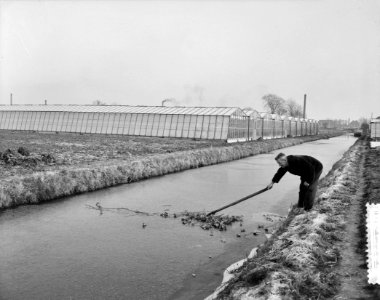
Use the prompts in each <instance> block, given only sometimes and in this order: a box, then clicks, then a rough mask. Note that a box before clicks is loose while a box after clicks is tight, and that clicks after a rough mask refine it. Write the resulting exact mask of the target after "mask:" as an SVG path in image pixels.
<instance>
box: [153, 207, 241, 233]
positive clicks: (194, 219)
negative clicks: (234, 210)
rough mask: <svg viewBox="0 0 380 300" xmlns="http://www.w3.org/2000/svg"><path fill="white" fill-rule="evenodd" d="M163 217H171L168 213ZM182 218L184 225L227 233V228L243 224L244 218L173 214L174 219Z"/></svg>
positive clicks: (190, 213) (197, 213)
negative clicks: (237, 223)
mask: <svg viewBox="0 0 380 300" xmlns="http://www.w3.org/2000/svg"><path fill="white" fill-rule="evenodd" d="M160 216H161V217H163V218H167V217H169V216H170V215H169V214H168V213H167V212H164V213H162V214H160ZM179 216H180V217H181V222H182V224H183V225H192V226H194V225H195V224H198V225H199V226H200V227H201V228H202V229H203V230H210V229H217V230H220V231H226V230H227V226H229V225H232V224H233V223H235V222H242V221H243V217H242V216H229V215H210V216H207V213H206V212H188V211H185V212H183V213H177V214H173V217H174V218H176V217H179Z"/></svg>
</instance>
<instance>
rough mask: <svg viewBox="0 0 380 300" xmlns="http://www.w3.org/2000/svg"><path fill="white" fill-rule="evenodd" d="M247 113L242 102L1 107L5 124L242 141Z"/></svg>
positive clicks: (1, 123)
mask: <svg viewBox="0 0 380 300" xmlns="http://www.w3.org/2000/svg"><path fill="white" fill-rule="evenodd" d="M246 123H247V117H246V115H245V114H244V112H243V111H242V110H241V109H240V108H236V107H163V106H157V107H156V106H112V105H101V106H95V105H12V106H8V105H7V106H0V129H8V130H33V131H53V132H77V133H101V134H123V135H135V136H156V137H179V138H198V139H218V140H228V139H231V140H232V141H234V140H241V139H243V138H244V137H245V136H246V128H245V127H246V126H245V124H246Z"/></svg>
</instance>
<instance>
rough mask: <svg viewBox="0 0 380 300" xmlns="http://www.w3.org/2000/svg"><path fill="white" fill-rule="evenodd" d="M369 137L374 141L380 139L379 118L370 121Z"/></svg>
mask: <svg viewBox="0 0 380 300" xmlns="http://www.w3.org/2000/svg"><path fill="white" fill-rule="evenodd" d="M369 129H370V137H371V139H373V140H375V141H379V140H380V119H373V120H371V122H370V127H369Z"/></svg>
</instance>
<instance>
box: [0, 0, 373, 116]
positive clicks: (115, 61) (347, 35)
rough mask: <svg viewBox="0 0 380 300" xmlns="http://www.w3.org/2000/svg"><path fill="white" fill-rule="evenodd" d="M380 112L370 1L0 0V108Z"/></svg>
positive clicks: (320, 113) (318, 113)
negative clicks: (278, 106)
mask: <svg viewBox="0 0 380 300" xmlns="http://www.w3.org/2000/svg"><path fill="white" fill-rule="evenodd" d="M10 93H13V102H14V103H16V104H42V103H43V102H44V100H45V99H47V101H48V103H49V104H91V103H92V102H93V101H94V100H101V101H103V102H106V103H107V104H125V105H161V101H162V100H163V99H166V98H174V99H176V101H177V104H178V105H186V106H239V107H247V106H250V107H253V108H255V109H257V110H258V111H263V110H264V108H263V104H262V100H261V98H262V96H263V95H265V94H267V93H273V94H277V95H278V96H280V97H282V98H284V99H289V98H292V99H294V100H295V101H297V102H299V103H300V104H302V103H303V95H304V94H305V93H306V94H307V95H308V96H307V97H308V98H307V99H308V104H307V116H308V117H309V118H314V119H324V118H343V119H347V118H351V119H357V118H359V117H362V116H365V117H370V116H371V113H373V114H374V115H376V116H377V115H380V1H377V0H360V1H354V0H342V1H340V0H331V1H327V0H326V1H324V0H319V1H318V0H310V1H301V0H293V1H291V0H289V1H285V0H278V1H275V0H270V1H264V0H261V1H260V0H256V1H254V0H252V1H226V0H225V1H217V0H214V1H180V0H178V1H159V0H155V1H153V0H152V1H88V0H87V1H1V0H0V104H9V98H10Z"/></svg>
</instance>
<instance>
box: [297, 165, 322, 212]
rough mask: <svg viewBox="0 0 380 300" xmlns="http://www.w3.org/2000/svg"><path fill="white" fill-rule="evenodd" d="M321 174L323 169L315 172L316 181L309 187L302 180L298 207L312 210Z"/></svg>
mask: <svg viewBox="0 0 380 300" xmlns="http://www.w3.org/2000/svg"><path fill="white" fill-rule="evenodd" d="M321 174H322V170H321V171H319V173H317V174H315V177H314V181H313V182H312V183H311V184H310V185H309V186H308V187H307V186H305V185H304V182H302V181H301V185H300V192H299V198H298V207H303V208H304V209H305V210H310V209H311V208H312V207H313V204H314V198H315V194H316V193H317V189H318V181H319V177H320V176H321Z"/></svg>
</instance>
